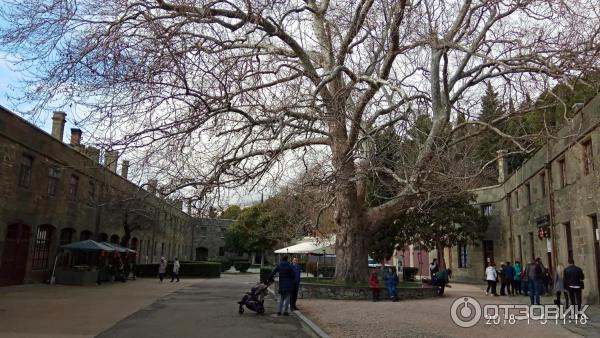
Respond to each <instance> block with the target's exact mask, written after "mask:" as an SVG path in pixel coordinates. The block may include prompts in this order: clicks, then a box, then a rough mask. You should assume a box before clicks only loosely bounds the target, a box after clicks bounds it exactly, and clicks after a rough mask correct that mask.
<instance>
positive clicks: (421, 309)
mask: <svg viewBox="0 0 600 338" xmlns="http://www.w3.org/2000/svg"><path fill="white" fill-rule="evenodd" d="M464 296H470V297H474V298H475V299H477V300H478V302H479V303H480V304H482V305H485V304H523V303H527V302H528V301H529V299H528V298H526V297H525V296H515V297H506V296H505V297H492V296H486V295H485V293H484V292H483V290H482V288H481V287H480V286H474V285H466V284H452V288H450V289H446V295H445V296H444V297H441V298H435V299H423V300H411V301H400V302H395V303H392V302H389V301H382V302H371V301H332V300H308V299H306V300H299V301H298V307H299V308H300V310H301V311H302V313H303V314H305V315H306V316H307V317H309V318H310V319H311V320H312V321H314V322H316V323H317V324H318V325H319V326H320V327H321V328H322V329H323V330H324V331H325V332H327V333H328V334H330V336H331V337H486V338H488V337H536V338H539V337H544V338H551V337H579V336H581V335H583V336H598V334H599V332H600V331H599V330H598V326H597V325H598V323H597V319H600V311H598V307H597V306H594V307H592V309H591V310H588V312H587V314H588V315H589V316H590V317H591V319H590V320H591V322H588V323H586V325H577V326H575V325H574V324H570V325H569V324H563V323H558V324H556V323H555V322H547V323H545V324H542V323H540V322H533V321H532V322H530V323H527V322H525V321H523V322H515V323H514V324H511V323H502V322H501V323H500V324H494V323H491V322H490V323H487V322H486V321H485V320H484V319H481V320H480V321H479V323H478V324H477V325H475V326H474V327H471V328H461V327H459V326H457V325H456V324H454V323H453V321H452V319H451V317H450V308H451V305H452V302H453V301H454V300H455V299H457V298H459V297H464ZM542 303H545V304H552V299H551V298H550V297H547V298H544V300H543V301H542Z"/></svg>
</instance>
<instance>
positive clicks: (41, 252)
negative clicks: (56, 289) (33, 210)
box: [31, 225, 53, 270]
mask: <svg viewBox="0 0 600 338" xmlns="http://www.w3.org/2000/svg"><path fill="white" fill-rule="evenodd" d="M52 228H53V227H52V226H51V225H40V226H39V227H38V229H37V234H36V235H35V244H34V245H35V246H34V248H33V260H32V265H31V268H32V269H34V270H45V269H47V268H48V256H49V254H50V244H51V241H52Z"/></svg>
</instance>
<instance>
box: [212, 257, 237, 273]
mask: <svg viewBox="0 0 600 338" xmlns="http://www.w3.org/2000/svg"><path fill="white" fill-rule="evenodd" d="M208 261H209V262H217V263H221V272H225V271H227V270H229V269H231V266H233V261H232V260H231V259H230V258H227V257H216V258H209V259H208Z"/></svg>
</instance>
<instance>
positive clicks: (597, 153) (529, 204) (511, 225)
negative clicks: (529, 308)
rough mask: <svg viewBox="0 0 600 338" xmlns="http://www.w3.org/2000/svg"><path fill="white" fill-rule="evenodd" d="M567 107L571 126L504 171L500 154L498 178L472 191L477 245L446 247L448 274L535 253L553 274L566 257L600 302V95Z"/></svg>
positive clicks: (476, 274)
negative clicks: (477, 213) (478, 216)
mask: <svg viewBox="0 0 600 338" xmlns="http://www.w3.org/2000/svg"><path fill="white" fill-rule="evenodd" d="M574 109H578V111H577V114H576V115H575V117H574V118H573V120H572V121H571V124H570V125H569V126H567V127H564V128H563V129H561V130H560V131H559V133H558V137H557V138H556V139H549V140H548V142H546V144H545V146H543V147H541V148H540V149H539V150H538V151H537V152H536V153H535V154H533V156H532V157H531V158H529V159H528V160H527V161H526V162H525V163H524V164H523V165H522V166H521V167H520V168H519V169H518V170H516V171H515V172H514V173H512V174H511V175H510V176H508V175H507V166H506V162H505V161H504V159H503V158H501V159H500V160H499V161H498V168H499V175H498V184H497V185H494V186H489V187H483V188H480V189H476V190H474V193H475V194H476V195H477V203H478V207H479V208H481V211H482V212H483V213H484V214H486V215H488V216H490V226H489V228H488V231H487V234H486V237H485V240H484V241H483V242H482V243H478V245H467V246H461V247H454V248H447V249H445V252H444V257H445V259H446V262H447V265H448V266H450V267H452V268H453V272H454V275H455V279H457V280H464V281H473V282H481V281H482V280H483V271H484V266H485V264H486V262H488V261H494V262H496V263H497V264H498V266H499V265H500V263H501V262H504V261H513V262H514V261H515V260H519V261H521V262H525V263H527V262H529V261H530V260H532V259H534V258H537V257H539V258H541V259H542V262H543V264H544V265H545V266H546V267H548V268H549V270H550V272H551V273H552V271H553V269H555V267H556V264H561V265H563V266H566V265H567V263H568V260H569V259H570V258H572V259H573V260H574V261H575V264H576V265H578V266H579V267H581V268H582V269H583V271H584V274H585V285H586V287H585V289H584V292H583V295H584V298H585V300H586V301H587V302H588V303H596V304H597V303H599V302H600V296H599V291H598V290H599V289H600V248H599V239H600V232H599V230H598V214H599V213H600V161H599V160H598V159H599V157H600V128H599V123H600V95H598V96H596V97H595V98H593V99H591V100H590V101H588V102H587V103H586V104H585V105H582V106H578V107H575V108H574Z"/></svg>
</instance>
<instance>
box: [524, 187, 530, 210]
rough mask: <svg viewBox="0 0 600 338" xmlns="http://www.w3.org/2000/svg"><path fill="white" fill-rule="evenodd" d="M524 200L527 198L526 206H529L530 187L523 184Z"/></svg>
mask: <svg viewBox="0 0 600 338" xmlns="http://www.w3.org/2000/svg"><path fill="white" fill-rule="evenodd" d="M525 198H527V205H530V204H531V185H530V184H529V183H527V184H525Z"/></svg>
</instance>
